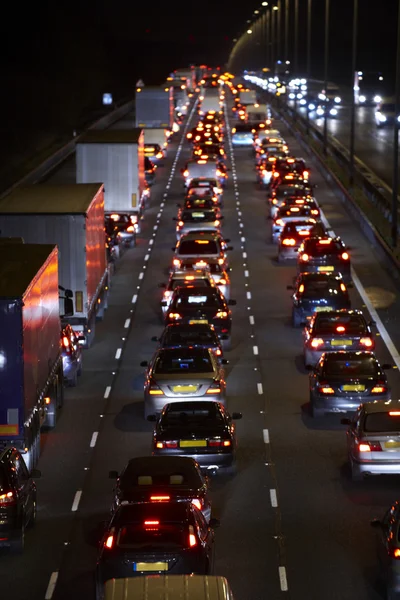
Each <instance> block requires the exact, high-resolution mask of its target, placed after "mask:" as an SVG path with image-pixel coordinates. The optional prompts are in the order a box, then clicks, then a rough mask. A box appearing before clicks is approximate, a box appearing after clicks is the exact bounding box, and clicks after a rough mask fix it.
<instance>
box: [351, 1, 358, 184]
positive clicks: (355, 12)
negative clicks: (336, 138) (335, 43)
mask: <svg viewBox="0 0 400 600" xmlns="http://www.w3.org/2000/svg"><path fill="white" fill-rule="evenodd" d="M357 22H358V0H353V48H352V54H351V105H350V185H351V186H353V185H354V143H355V135H356V102H355V97H354V89H353V88H354V73H355V71H356V64H357V33H358V23H357Z"/></svg>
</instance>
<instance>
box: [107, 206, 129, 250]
mask: <svg viewBox="0 0 400 600" xmlns="http://www.w3.org/2000/svg"><path fill="white" fill-rule="evenodd" d="M104 219H105V224H106V227H107V225H108V223H110V222H112V223H113V224H114V230H115V229H117V230H118V237H119V238H120V240H121V242H122V243H123V244H124V245H125V246H129V247H133V246H135V243H136V232H137V223H134V222H133V220H132V218H131V215H129V214H127V213H113V214H109V215H104Z"/></svg>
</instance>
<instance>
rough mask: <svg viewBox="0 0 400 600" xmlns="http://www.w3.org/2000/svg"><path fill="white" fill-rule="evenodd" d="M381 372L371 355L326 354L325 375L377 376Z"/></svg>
mask: <svg viewBox="0 0 400 600" xmlns="http://www.w3.org/2000/svg"><path fill="white" fill-rule="evenodd" d="M378 374H379V371H378V366H377V363H376V361H375V360H374V359H373V358H371V357H369V356H366V357H355V358H354V359H352V358H348V359H345V358H341V357H338V356H332V355H331V354H330V355H329V354H328V355H326V357H325V362H324V375H327V376H330V375H333V376H343V377H376V376H377V375H378Z"/></svg>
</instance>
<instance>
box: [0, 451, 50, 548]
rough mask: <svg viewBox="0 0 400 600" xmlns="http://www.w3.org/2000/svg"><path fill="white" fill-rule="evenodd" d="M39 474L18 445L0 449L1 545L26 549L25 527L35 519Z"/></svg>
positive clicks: (32, 523)
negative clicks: (30, 469)
mask: <svg viewBox="0 0 400 600" xmlns="http://www.w3.org/2000/svg"><path fill="white" fill-rule="evenodd" d="M33 477H35V478H38V477H40V471H38V470H36V469H34V470H33V471H32V472H31V473H30V474H29V471H28V469H27V467H26V464H25V461H24V459H23V457H22V455H21V454H20V453H19V452H18V450H16V448H6V449H5V450H2V451H1V452H0V547H8V548H10V550H11V551H13V552H15V553H21V552H23V550H24V544H25V530H26V528H27V527H30V526H31V525H34V523H35V520H36V485H35V482H34V481H33Z"/></svg>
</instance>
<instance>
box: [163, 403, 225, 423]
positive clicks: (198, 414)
mask: <svg viewBox="0 0 400 600" xmlns="http://www.w3.org/2000/svg"><path fill="white" fill-rule="evenodd" d="M216 422H217V423H221V424H222V423H223V422H224V419H223V416H222V414H221V411H220V410H219V408H218V406H216V405H215V404H214V402H208V403H207V406H203V407H201V408H193V409H190V408H187V407H185V408H180V405H179V403H178V404H175V403H174V404H170V408H168V410H167V411H166V412H165V414H164V415H163V417H162V424H163V425H167V426H174V425H175V426H178V427H182V425H184V426H185V427H190V426H192V425H195V426H196V427H205V428H209V427H210V424H211V425H213V424H215V423H216Z"/></svg>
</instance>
